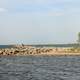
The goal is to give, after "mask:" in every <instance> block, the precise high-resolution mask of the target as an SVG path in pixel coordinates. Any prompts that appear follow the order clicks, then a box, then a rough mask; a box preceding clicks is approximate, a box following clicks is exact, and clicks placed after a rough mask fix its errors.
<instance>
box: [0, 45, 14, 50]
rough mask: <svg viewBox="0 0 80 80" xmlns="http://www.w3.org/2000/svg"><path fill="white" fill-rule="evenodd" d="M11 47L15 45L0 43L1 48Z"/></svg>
mask: <svg viewBox="0 0 80 80" xmlns="http://www.w3.org/2000/svg"><path fill="white" fill-rule="evenodd" d="M11 47H13V45H0V49H1V48H11Z"/></svg>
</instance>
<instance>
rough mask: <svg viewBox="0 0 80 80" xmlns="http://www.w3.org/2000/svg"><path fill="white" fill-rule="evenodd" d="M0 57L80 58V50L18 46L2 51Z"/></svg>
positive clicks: (0, 50)
mask: <svg viewBox="0 0 80 80" xmlns="http://www.w3.org/2000/svg"><path fill="white" fill-rule="evenodd" d="M0 56H80V48H73V47H67V48H65V47H63V48H60V47H59V48H54V47H53V48H50V47H32V46H22V45H17V46H15V47H14V48H5V49H0Z"/></svg>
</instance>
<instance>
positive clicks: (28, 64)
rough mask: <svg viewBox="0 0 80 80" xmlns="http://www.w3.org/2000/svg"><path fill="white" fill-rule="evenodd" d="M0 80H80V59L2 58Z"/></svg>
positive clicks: (43, 57)
mask: <svg viewBox="0 0 80 80" xmlns="http://www.w3.org/2000/svg"><path fill="white" fill-rule="evenodd" d="M0 80H80V57H79V56H60V57H53V56H27V57H0Z"/></svg>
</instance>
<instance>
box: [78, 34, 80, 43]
mask: <svg viewBox="0 0 80 80" xmlns="http://www.w3.org/2000/svg"><path fill="white" fill-rule="evenodd" d="M78 44H80V32H79V33H78Z"/></svg>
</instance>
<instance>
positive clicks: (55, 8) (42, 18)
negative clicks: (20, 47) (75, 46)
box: [0, 0, 80, 44]
mask: <svg viewBox="0 0 80 80" xmlns="http://www.w3.org/2000/svg"><path fill="white" fill-rule="evenodd" d="M79 31H80V0H0V44H21V43H24V44H43V43H45V44H46V43H47V44H54V43H74V42H76V40H77V33H78V32H79Z"/></svg>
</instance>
